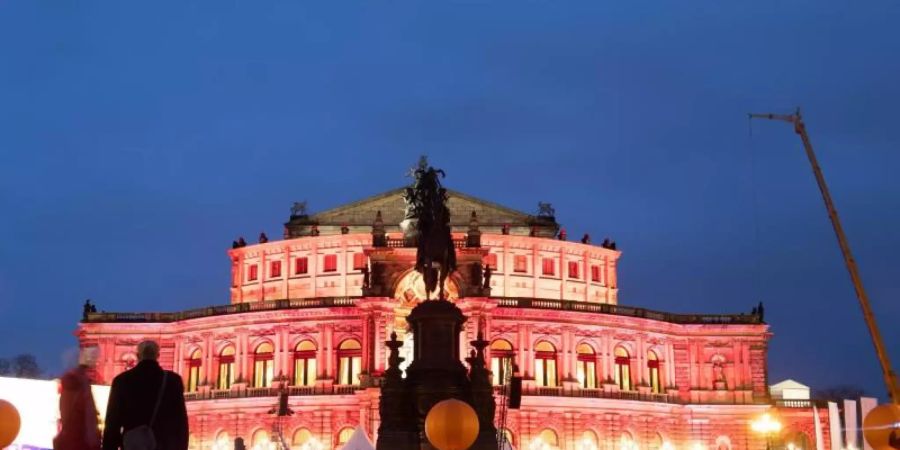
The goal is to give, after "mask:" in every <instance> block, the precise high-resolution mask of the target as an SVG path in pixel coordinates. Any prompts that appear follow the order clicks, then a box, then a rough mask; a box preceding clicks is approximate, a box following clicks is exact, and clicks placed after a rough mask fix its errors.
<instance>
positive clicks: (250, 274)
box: [247, 264, 259, 281]
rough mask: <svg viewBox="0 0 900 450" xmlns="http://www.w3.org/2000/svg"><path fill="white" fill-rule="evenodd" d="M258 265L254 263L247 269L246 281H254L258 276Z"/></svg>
mask: <svg viewBox="0 0 900 450" xmlns="http://www.w3.org/2000/svg"><path fill="white" fill-rule="evenodd" d="M258 272H259V266H258V265H256V264H253V265H251V266H250V267H249V268H248V271H247V281H255V280H256V279H257V278H259V273H258Z"/></svg>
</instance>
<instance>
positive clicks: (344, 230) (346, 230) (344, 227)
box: [341, 225, 350, 234]
mask: <svg viewBox="0 0 900 450" xmlns="http://www.w3.org/2000/svg"><path fill="white" fill-rule="evenodd" d="M349 233H350V227H348V226H347V225H341V234H349Z"/></svg>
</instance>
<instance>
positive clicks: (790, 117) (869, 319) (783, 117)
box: [750, 108, 900, 404]
mask: <svg viewBox="0 0 900 450" xmlns="http://www.w3.org/2000/svg"><path fill="white" fill-rule="evenodd" d="M750 119H768V120H780V121H784V122H788V123H792V124H794V131H795V132H796V133H797V134H799V135H800V139H801V140H802V141H803V149H804V150H805V151H806V156H807V158H808V159H809V163H810V165H811V166H812V170H813V174H814V175H815V176H816V183H817V184H818V185H819V192H821V193H822V199H823V200H824V201H825V209H827V210H828V217H829V218H830V219H831V225H832V227H833V228H834V234H835V235H836V236H837V240H838V245H839V246H840V247H841V253H842V254H843V256H844V263H845V264H846V265H847V271H848V272H850V279H851V280H852V281H853V288H854V290H855V291H856V298H857V299H858V300H859V306H860V307H861V308H862V312H863V318H864V319H865V321H866V325H867V326H868V328H869V335H870V336H871V337H872V344H874V346H875V353H876V354H877V355H878V362H879V363H880V364H881V371H882V375H883V376H884V383H885V385H886V386H887V391H888V395H890V397H891V400H892V401H893V402H894V403H895V404H900V384H898V382H897V375H896V374H895V373H894V370H893V368H891V361H890V358H889V357H888V353H887V350H886V349H885V347H884V341H883V340H882V339H881V332H880V331H878V324H877V323H876V322H875V314H874V313H873V312H872V306H871V305H870V304H869V296H868V294H866V290H865V289H864V288H863V283H862V277H860V275H859V267H857V265H856V260H855V259H853V254H852V253H851V252H850V243H849V242H848V241H847V236H846V234H844V227H843V226H842V225H841V220H840V218H839V217H838V213H837V208H835V206H834V201H832V200H831V193H830V192H829V191H828V185H826V184H825V176H824V175H823V174H822V169H821V168H820V167H819V161H818V160H817V159H816V154H815V153H814V152H813V148H812V143H811V142H810V140H809V134H808V133H807V132H806V125H805V124H804V123H803V118H802V116H801V115H800V109H799V108H798V109H797V111H796V112H795V113H794V114H750Z"/></svg>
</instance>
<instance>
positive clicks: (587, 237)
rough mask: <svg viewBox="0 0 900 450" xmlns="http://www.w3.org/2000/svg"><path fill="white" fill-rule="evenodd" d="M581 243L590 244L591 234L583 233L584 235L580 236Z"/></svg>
mask: <svg viewBox="0 0 900 450" xmlns="http://www.w3.org/2000/svg"><path fill="white" fill-rule="evenodd" d="M581 243H582V244H590V243H591V235H589V234H587V233H584V236H582V237H581Z"/></svg>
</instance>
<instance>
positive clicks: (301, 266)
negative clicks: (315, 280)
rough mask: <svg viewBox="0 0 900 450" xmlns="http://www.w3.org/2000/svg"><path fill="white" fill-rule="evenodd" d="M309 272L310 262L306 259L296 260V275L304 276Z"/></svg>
mask: <svg viewBox="0 0 900 450" xmlns="http://www.w3.org/2000/svg"><path fill="white" fill-rule="evenodd" d="M307 272H309V260H308V259H306V257H303V258H296V259H294V275H303V274H305V273H307Z"/></svg>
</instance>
